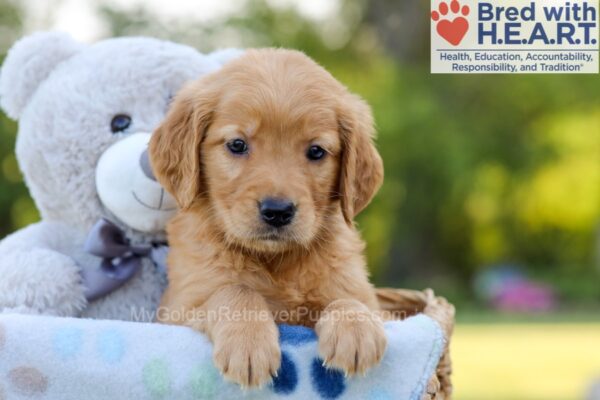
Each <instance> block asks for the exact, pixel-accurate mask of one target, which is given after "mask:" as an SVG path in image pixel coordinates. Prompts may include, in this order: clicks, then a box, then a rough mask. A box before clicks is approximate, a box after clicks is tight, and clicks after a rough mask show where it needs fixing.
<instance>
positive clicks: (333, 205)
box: [150, 49, 386, 386]
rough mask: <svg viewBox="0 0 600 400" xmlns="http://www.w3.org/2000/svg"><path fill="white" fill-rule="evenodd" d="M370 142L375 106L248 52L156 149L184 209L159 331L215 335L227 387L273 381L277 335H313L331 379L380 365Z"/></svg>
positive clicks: (281, 57)
mask: <svg viewBox="0 0 600 400" xmlns="http://www.w3.org/2000/svg"><path fill="white" fill-rule="evenodd" d="M373 136H374V128H373V120H372V116H371V112H370V109H369V107H368V106H367V104H365V102H364V101H362V100H361V99H360V98H359V97H357V96H355V95H352V94H350V93H349V92H348V90H347V89H346V88H345V87H344V86H343V85H341V84H340V83H339V82H338V81H336V80H335V79H334V78H333V77H332V76H331V75H330V74H329V73H328V72H327V71H325V70H324V69H323V68H322V67H320V66H319V65H317V64H316V63H315V62H314V61H312V60H311V59H310V58H308V57H307V56H305V55H304V54H302V53H300V52H297V51H291V50H283V49H261V50H250V51H247V53H246V54H245V55H243V56H242V57H240V58H238V59H236V60H235V61H232V62H230V63H229V64H227V65H226V66H225V67H224V68H222V69H221V70H219V71H217V72H215V73H213V74H210V75H207V76H205V77H203V78H202V79H200V80H198V81H196V82H193V83H191V84H189V85H188V86H186V87H185V88H184V89H183V90H182V91H181V92H180V93H179V94H178V95H177V96H176V98H175V99H174V102H173V104H172V107H171V109H170V111H169V112H168V114H167V116H166V118H165V120H164V122H163V123H162V124H161V126H160V127H159V128H158V129H157V130H156V131H155V132H154V135H153V137H152V140H151V142H150V157H151V163H152V167H153V170H154V173H155V175H156V177H157V179H158V180H159V182H160V183H161V184H162V185H163V186H164V187H165V188H166V189H167V190H168V191H169V192H170V193H172V194H173V196H174V197H175V198H176V199H177V202H178V203H179V205H180V208H181V211H180V212H179V213H178V215H176V217H175V218H174V219H173V220H172V221H171V222H170V224H169V226H168V229H167V232H168V236H169V242H170V246H171V251H170V254H169V258H168V274H169V286H168V288H167V290H166V293H165V295H164V298H163V300H162V304H161V308H160V309H159V315H158V319H159V321H161V322H164V323H173V324H181V325H186V326H190V327H192V328H194V329H196V330H198V331H201V332H204V333H206V334H207V335H208V337H209V338H210V340H211V341H212V342H213V346H214V355H213V357H214V362H215V365H216V366H217V367H218V368H219V369H220V371H221V372H222V373H223V375H224V376H225V377H226V378H228V379H230V380H232V381H234V382H238V383H239V384H241V385H243V386H261V385H263V384H265V383H268V382H269V381H270V380H271V378H272V376H275V374H276V373H277V370H278V368H279V366H280V358H281V354H280V349H279V343H278V330H277V326H276V323H279V322H281V323H288V324H302V325H306V326H311V327H315V330H316V332H317V335H318V337H319V353H320V355H321V357H322V358H323V360H324V363H325V365H326V366H328V367H332V368H338V369H341V370H343V371H345V372H346V373H349V374H353V373H357V372H359V373H363V372H364V371H365V370H366V369H367V368H369V367H371V366H373V365H374V364H376V363H378V362H379V360H380V359H381V357H382V355H383V353H384V351H385V347H386V338H385V334H384V330H383V324H382V322H381V320H380V319H379V318H378V317H377V316H376V315H375V313H374V311H377V310H378V303H377V300H376V297H375V293H374V290H373V287H372V286H371V284H370V283H369V281H368V276H367V270H366V267H365V260H364V257H363V249H364V244H363V241H362V240H361V238H360V235H359V233H358V232H357V230H356V228H355V227H354V225H353V222H352V220H353V218H354V216H355V215H356V214H357V213H359V212H360V211H361V210H362V209H363V208H365V206H366V205H367V204H368V203H369V201H370V200H371V198H372V197H373V195H374V194H375V192H376V191H377V190H378V188H379V186H380V185H381V183H382V180H383V165H382V161H381V158H380V156H379V154H378V153H377V150H376V149H375V147H374V145H373V143H372V139H373Z"/></svg>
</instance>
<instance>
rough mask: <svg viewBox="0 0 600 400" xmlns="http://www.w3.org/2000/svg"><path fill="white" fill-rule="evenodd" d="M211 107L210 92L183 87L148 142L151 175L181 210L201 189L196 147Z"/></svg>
mask: <svg viewBox="0 0 600 400" xmlns="http://www.w3.org/2000/svg"><path fill="white" fill-rule="evenodd" d="M215 105H216V96H215V95H214V93H213V92H208V91H207V90H202V89H200V88H199V85H197V83H193V84H191V85H188V86H186V87H184V88H183V89H182V90H181V91H180V92H179V93H178V94H177V96H175V99H174V100H173V104H172V105H171V108H170V109H169V112H168V113H167V116H166V118H165V120H164V121H163V122H162V124H161V125H160V126H159V127H158V128H157V129H156V130H155V131H154V133H153V134H152V139H151V140H150V145H149V155H150V163H151V165H152V170H153V172H154V175H155V176H156V178H157V180H158V182H159V183H160V184H161V185H162V186H163V187H164V188H165V189H166V190H167V191H168V192H169V193H171V194H172V195H173V197H175V199H176V200H177V203H178V204H179V207H181V208H182V209H186V208H188V207H189V206H190V205H191V204H192V203H193V201H194V199H195V198H196V197H197V196H198V195H199V194H200V193H201V191H202V190H203V189H202V187H201V186H202V184H201V181H202V176H201V165H200V164H201V162H200V147H201V144H202V140H203V139H204V134H205V132H206V130H207V129H208V126H209V125H210V123H211V119H212V114H213V110H214V107H215Z"/></svg>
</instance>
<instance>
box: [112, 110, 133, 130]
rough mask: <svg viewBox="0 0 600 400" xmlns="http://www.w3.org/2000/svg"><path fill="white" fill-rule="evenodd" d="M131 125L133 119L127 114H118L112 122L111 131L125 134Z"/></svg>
mask: <svg viewBox="0 0 600 400" xmlns="http://www.w3.org/2000/svg"><path fill="white" fill-rule="evenodd" d="M129 125H131V117H130V116H129V115H126V114H117V115H115V116H114V117H113V119H112V121H110V130H111V131H112V133H117V132H123V131H124V130H125V129H127V128H129Z"/></svg>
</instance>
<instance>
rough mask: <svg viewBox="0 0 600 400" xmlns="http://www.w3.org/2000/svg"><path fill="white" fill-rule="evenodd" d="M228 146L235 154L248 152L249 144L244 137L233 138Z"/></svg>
mask: <svg viewBox="0 0 600 400" xmlns="http://www.w3.org/2000/svg"><path fill="white" fill-rule="evenodd" d="M227 148H228V149H229V151H231V152H232V153H233V154H245V153H247V152H248V145H247V144H246V142H244V141H243V140H242V139H233V140H231V141H229V142H227Z"/></svg>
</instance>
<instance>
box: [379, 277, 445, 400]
mask: <svg viewBox="0 0 600 400" xmlns="http://www.w3.org/2000/svg"><path fill="white" fill-rule="evenodd" d="M377 297H378V299H379V304H380V306H381V309H382V310H383V311H387V312H390V313H393V314H394V315H399V316H400V317H401V318H405V317H409V316H411V315H415V314H419V313H423V314H425V315H427V316H429V317H431V318H432V319H434V320H435V321H437V322H438V323H439V324H440V326H441V327H442V330H443V331H444V335H445V338H446V348H445V349H444V354H443V356H442V358H441V359H440V363H439V364H438V366H437V369H436V373H435V375H434V376H432V377H431V379H430V381H429V384H428V385H427V390H426V392H425V394H424V395H423V400H432V399H435V400H440V399H443V400H448V399H450V398H451V397H452V382H451V380H450V374H451V373H452V363H451V361H450V352H449V345H450V338H451V337H452V330H453V328H454V306H453V305H452V304H450V303H448V302H447V301H446V299H444V298H443V297H436V296H435V295H434V293H433V290H431V289H426V290H424V291H422V292H421V291H416V290H406V289H392V288H381V289H377Z"/></svg>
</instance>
